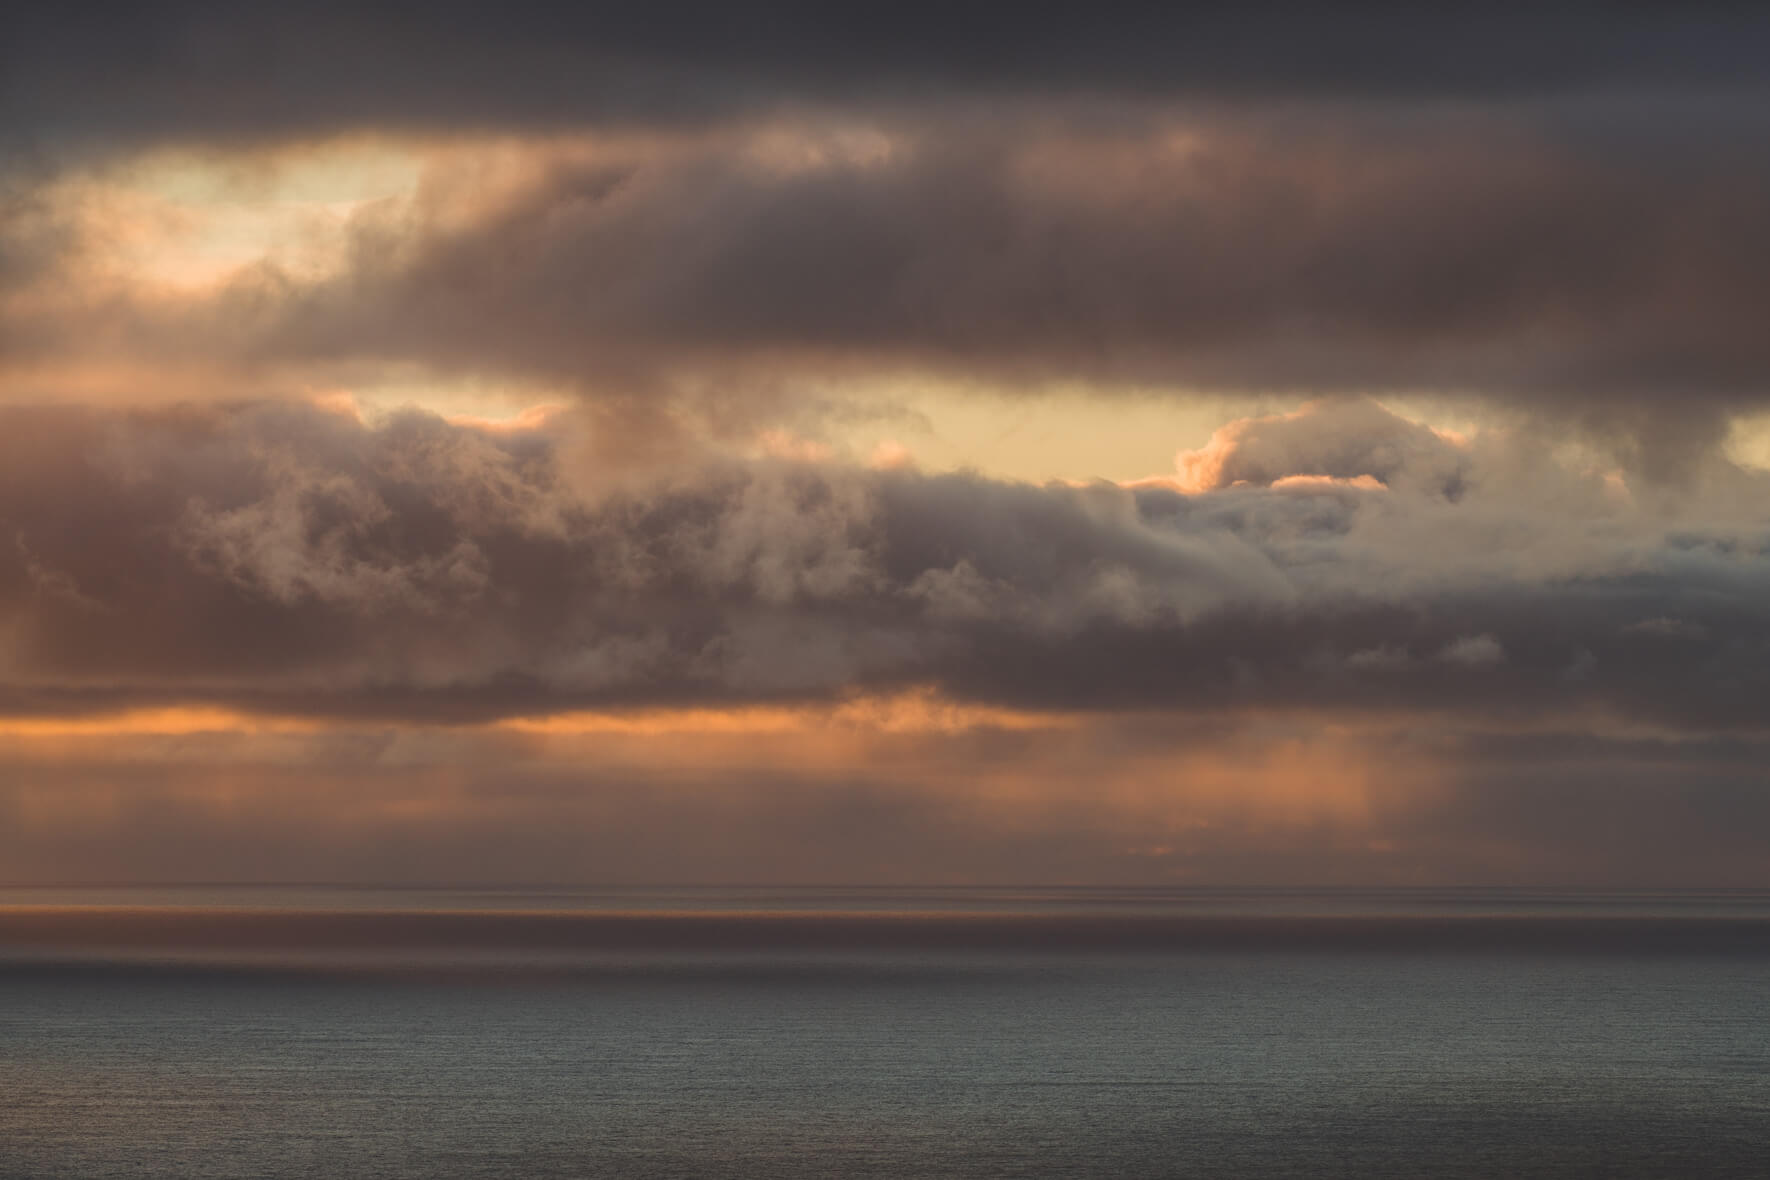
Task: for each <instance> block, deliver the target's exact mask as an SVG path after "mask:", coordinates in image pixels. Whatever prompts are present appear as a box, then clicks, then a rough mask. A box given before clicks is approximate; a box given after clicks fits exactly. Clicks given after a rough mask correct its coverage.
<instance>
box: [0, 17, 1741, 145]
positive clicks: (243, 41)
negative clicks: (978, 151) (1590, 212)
mask: <svg viewBox="0 0 1770 1180" xmlns="http://www.w3.org/2000/svg"><path fill="white" fill-rule="evenodd" d="M1767 46H1770V21H1766V19H1765V18H1764V17H1763V15H1762V14H1761V13H1759V12H1757V11H1756V10H1754V9H1752V8H1750V7H1748V6H1741V5H1734V4H1686V5H1679V6H1678V7H1677V8H1675V9H1671V8H1661V7H1650V6H1629V7H1625V8H1621V9H1618V8H1616V7H1614V6H1599V5H1593V4H1588V3H1580V2H1578V0H1564V2H1561V3H1550V4H1542V5H1533V6H1531V7H1530V8H1529V9H1528V10H1526V9H1520V8H1515V7H1508V8H1505V9H1495V8H1484V9H1463V10H1456V11H1446V10H1436V11H1431V12H1428V11H1425V10H1421V9H1417V8H1413V7H1410V6H1406V5H1392V4H1379V5H1365V6H1360V7H1359V8H1357V9H1356V10H1353V11H1349V12H1339V11H1334V12H1327V11H1324V10H1322V9H1321V8H1320V7H1319V6H1315V5H1308V4H1298V3H1294V2H1278V3H1257V4H1206V5H1188V6H1185V7H1183V8H1167V7H1164V8H1150V7H1148V6H1144V5H1132V4H1108V5H1105V6H1099V7H1095V8H1091V9H1089V10H1088V11H1087V12H1086V13H1081V14H1078V13H1075V12H1073V11H1066V10H1062V9H1058V8H1046V9H1035V8H1029V7H1026V6H1006V5H1002V4H998V3H984V4H970V5H960V6H958V7H956V8H955V7H954V6H952V5H950V4H949V5H933V4H927V3H907V4H893V5H885V6H880V5H869V6H866V7H865V8H863V9H861V10H858V11H843V12H841V13H837V12H834V11H832V10H827V9H824V8H822V7H821V6H818V5H808V4H803V3H797V2H793V0H784V2H781V0H777V2H773V3H765V4H760V5H755V6H751V7H750V8H748V9H746V10H745V11H744V12H743V13H742V14H741V15H740V14H737V13H735V12H733V11H732V10H731V9H730V8H729V7H727V6H724V5H719V4H711V3H706V2H704V0H688V2H677V3H667V4H658V5H648V6H646V7H644V8H638V9H627V8H604V7H594V8H585V7H583V6H580V5H568V4H561V3H556V2H551V0H518V2H515V3H509V4H504V5H500V6H498V7H496V8H487V7H485V6H484V5H479V4H469V3H436V4H428V5H423V6H415V5H409V4H392V3H382V4H373V5H363V4H343V3H336V2H329V3H315V4H309V5H305V6H303V8H302V10H301V12H300V13H299V14H295V13H292V12H286V11H283V10H280V9H277V8H274V7H272V8H263V7H258V6H253V7H242V6H238V5H226V4H217V3H214V2H213V0H160V2H159V3H155V4H150V5H137V6H132V7H130V8H129V9H128V10H127V11H117V12H109V11H107V12H106V13H105V19H104V20H102V21H95V20H92V19H90V14H89V13H88V12H87V11H86V10H84V9H82V8H80V7H78V6H75V7H72V8H63V7H39V8H35V9H32V10H31V11H29V12H26V13H22V14H20V15H19V16H18V17H17V18H16V19H15V20H14V21H13V22H12V23H11V25H10V26H9V36H8V37H7V40H6V44H5V45H4V46H3V47H0V77H3V78H5V79H6V83H7V91H6V99H7V101H6V102H5V104H3V105H0V110H3V111H6V112H8V117H7V118H6V119H5V121H4V122H0V133H4V132H7V131H10V132H13V133H14V134H16V133H18V132H19V131H21V130H24V131H30V132H36V133H38V134H49V135H55V136H58V137H61V138H74V137H79V138H84V139H88V140H91V139H105V138H109V139H112V140H115V139H117V138H121V137H129V138H136V139H147V138H160V139H167V138H170V139H178V140H184V141H189V140H191V139H207V140H211V141H215V140H234V141H240V140H250V139H255V138H264V137H272V136H281V137H289V138H309V137H314V136H321V135H326V134H336V133H347V132H351V131H360V130H363V129H365V128H368V129H386V128H398V129H405V130H411V131H419V132H422V131H427V130H434V129H437V128H439V127H440V128H446V129H455V128H458V127H460V126H462V125H475V126H480V127H490V128H501V129H509V128H513V127H516V128H531V129H532V128H548V127H557V126H560V125H566V124H573V123H584V122H600V123H605V124H606V123H617V124H619V123H628V124H630V123H634V122H643V123H651V124H657V123H681V122H704V121H707V120H714V119H720V118H729V117H731V116H733V115H734V114H742V113H746V112H753V111H756V110H768V109H772V108H777V107H779V106H781V105H783V104H831V103H849V104H855V103H869V104H877V103H881V102H898V103H910V102H916V101H923V102H927V101H931V100H932V101H942V100H951V99H952V98H954V97H955V96H965V95H971V96H976V97H979V98H985V99H996V100H999V99H1002V98H1004V97H1011V96H1015V95H1027V94H1033V95H1041V96H1052V95H1063V96H1073V97H1090V96H1097V95H1101V94H1107V95H1116V96H1121V97H1131V98H1143V99H1148V98H1152V97H1169V98H1172V97H1193V98H1207V99H1217V100H1247V99H1250V98H1252V99H1268V100H1285V99H1288V100H1297V99H1323V98H1328V99H1341V100H1345V99H1363V100H1367V101H1368V100H1384V99H1388V100H1408V101H1418V100H1422V99H1433V98H1457V99H1464V100H1470V99H1505V98H1520V97H1521V98H1535V97H1538V96H1541V95H1543V94H1561V93H1576V94H1577V93H1590V92H1598V93H1618V92H1621V93H1632V92H1646V93H1650V94H1651V93H1662V92H1667V91H1670V92H1673V93H1676V92H1679V91H1690V90H1713V89H1716V88H1721V89H1726V88H1730V87H1731V88H1740V89H1743V88H1749V87H1751V86H1753V85H1755V84H1759V83H1761V82H1762V81H1763V80H1764V76H1765V69H1764V64H1763V63H1764V61H1765V60H1766V47H1767Z"/></svg>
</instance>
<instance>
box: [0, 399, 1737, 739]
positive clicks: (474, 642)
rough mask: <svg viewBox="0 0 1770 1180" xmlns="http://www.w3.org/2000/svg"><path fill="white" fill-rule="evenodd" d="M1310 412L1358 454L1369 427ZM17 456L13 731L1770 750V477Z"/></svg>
mask: <svg viewBox="0 0 1770 1180" xmlns="http://www.w3.org/2000/svg"><path fill="white" fill-rule="evenodd" d="M1309 413H1310V414H1312V415H1314V416H1315V417H1316V419H1317V420H1318V421H1319V423H1320V424H1321V426H1322V435H1323V437H1324V438H1328V439H1331V438H1332V437H1333V436H1334V434H1335V429H1334V425H1335V418H1336V417H1337V416H1347V417H1350V418H1352V419H1354V420H1359V419H1360V416H1361V415H1362V416H1363V418H1364V419H1365V420H1368V418H1369V416H1370V410H1369V409H1368V408H1366V407H1363V406H1360V405H1359V404H1358V403H1343V404H1340V405H1337V406H1336V405H1327V406H1321V407H1317V408H1315V409H1313V410H1311V411H1309ZM5 418H6V428H5V429H4V430H3V431H0V440H3V442H0V447H4V459H5V461H4V463H0V526H3V527H4V533H5V541H6V545H5V547H4V549H3V550H0V605H3V608H4V613H3V614H0V639H3V642H4V646H3V648H0V652H3V653H4V659H5V665H4V667H5V680H6V685H5V690H4V695H5V705H6V706H7V707H8V708H9V709H12V710H19V711H55V710H77V709H80V708H83V707H85V708H96V707H114V706H116V705H118V704H126V703H140V702H152V701H172V700H190V699H198V700H209V701H218V702H222V703H226V704H230V705H236V706H240V707H244V708H248V709H268V710H291V711H304V712H318V713H351V714H374V715H384V716H414V717H422V716H436V717H459V718H471V717H489V716H501V715H509V714H513V713H524V712H540V711H548V710H555V709H562V708H569V707H573V706H613V707H621V706H630V705H641V704H648V703H654V704H655V703H687V702H699V703H710V704H717V703H727V702H738V701H746V700H751V701H753V700H762V699H793V700H827V699H831V698H834V697H840V696H843V695H846V694H850V693H854V692H865V691H872V690H888V689H892V688H897V687H904V686H909V685H933V686H935V687H937V688H939V689H941V690H943V691H944V692H946V693H948V694H950V695H952V696H956V697H960V698H966V699H973V700H978V701H987V702H994V703H1002V704H1010V705H1024V706H1035V707H1050V708H1059V709H1095V710H1099V709H1107V710H1113V709H1126V710H1136V709H1143V708H1151V707H1161V708H1176V709H1183V710H1197V711H1206V712H1220V711H1235V710H1244V709H1261V708H1301V709H1307V710H1317V709H1321V710H1340V709H1345V710H1378V711H1395V710H1401V711H1416V710H1424V711H1428V712H1432V711H1458V710H1462V711H1474V712H1477V713H1482V714H1488V715H1492V716H1495V717H1512V718H1514V719H1527V718H1530V717H1533V716H1535V715H1538V714H1543V713H1553V712H1556V711H1564V710H1578V709H1584V708H1596V709H1600V710H1607V711H1612V712H1616V713H1619V714H1621V715H1624V716H1629V717H1637V718H1648V719H1653V720H1656V721H1659V722H1661V723H1664V724H1667V725H1672V726H1680V727H1691V728H1695V729H1705V728H1712V727H1734V726H1745V727H1755V726H1760V725H1762V724H1763V723H1764V722H1765V721H1766V720H1770V717H1767V716H1766V713H1765V704H1764V702H1766V701H1770V614H1767V613H1766V611H1765V609H1764V606H1763V604H1764V603H1765V602H1766V601H1770V598H1767V597H1766V593H1765V592H1766V590H1767V589H1770V545H1767V543H1766V537H1765V533H1764V529H1763V526H1762V523H1761V521H1760V522H1758V523H1756V524H1753V523H1751V521H1750V517H1749V509H1748V510H1747V514H1746V516H1744V517H1742V516H1741V515H1740V513H1739V511H1737V507H1738V504H1739V503H1741V502H1743V503H1745V504H1747V505H1749V504H1750V503H1752V502H1754V500H1755V501H1756V502H1761V496H1762V494H1763V488H1762V482H1761V480H1756V479H1754V478H1753V477H1748V476H1746V475H1744V474H1743V473H1739V472H1731V473H1726V472H1723V473H1722V474H1721V475H1720V476H1717V477H1716V478H1717V479H1718V480H1720V482H1719V483H1717V484H1716V485H1715V488H1713V489H1711V490H1710V492H1709V493H1708V494H1709V495H1710V496H1711V497H1712V502H1711V504H1710V507H1713V508H1715V509H1716V511H1715V513H1714V514H1713V519H1712V520H1711V522H1710V523H1709V524H1708V525H1706V526H1704V527H1702V528H1693V527H1692V526H1690V525H1689V524H1688V522H1687V521H1686V520H1685V518H1684V517H1682V516H1679V515H1677V514H1669V515H1668V514H1666V513H1663V512H1656V511H1652V510H1649V509H1648V508H1646V507H1641V508H1626V507H1622V506H1619V505H1618V504H1617V503H1616V502H1615V499H1614V488H1613V487H1612V486H1611V485H1609V484H1607V483H1605V481H1603V480H1602V479H1599V478H1598V477H1595V476H1586V475H1580V474H1577V473H1570V472H1567V471H1564V470H1561V469H1558V468H1554V467H1552V466H1546V467H1545V466H1534V467H1533V466H1531V465H1529V464H1526V463H1521V462H1519V461H1517V460H1511V461H1507V460H1502V459H1501V458H1500V457H1498V456H1497V455H1494V454H1491V453H1485V452H1483V451H1482V450H1481V449H1480V448H1479V447H1471V448H1469V473H1468V475H1467V477H1466V484H1467V486H1466V487H1465V489H1464V490H1463V491H1462V493H1461V494H1460V495H1458V496H1457V497H1456V498H1455V499H1452V498H1451V497H1449V496H1447V495H1446V494H1445V492H1444V489H1443V488H1442V487H1434V486H1432V483H1431V481H1430V480H1413V481H1410V480H1408V479H1405V478H1401V477H1400V476H1398V475H1397V474H1396V473H1395V472H1393V471H1391V472H1390V473H1389V477H1390V478H1391V480H1392V482H1393V486H1392V488H1390V489H1388V490H1385V489H1383V488H1381V487H1358V486H1350V485H1348V484H1345V483H1333V482H1328V481H1320V480H1316V481H1311V480H1308V479H1303V480H1300V481H1299V480H1294V479H1291V480H1284V479H1281V480H1278V482H1277V483H1276V485H1275V486H1258V485H1237V486H1233V487H1228V488H1224V489H1222V490H1219V491H1214V492H1208V493H1203V494H1195V495H1187V494H1182V493H1180V492H1178V491H1173V490H1169V489H1167V488H1163V487H1145V488H1141V489H1134V490H1133V489H1125V488H1121V487H1117V486H1112V485H1096V486H1091V487H1079V488H1078V487H1066V486H1061V485H1048V486H1044V487H1036V486H1032V485H1026V484H1016V483H1008V482H1001V481H994V480H989V479H986V478H983V477H980V476H972V475H953V476H924V475H920V474H916V473H914V472H912V471H887V472H881V471H871V470H866V469H859V468H852V467H845V466H841V465H821V466H820V465H810V464H797V463H781V462H763V463H753V464H736V463H729V462H715V463H712V464H710V465H708V466H707V467H705V468H704V469H703V470H700V471H697V472H692V473H686V472H685V473H682V474H681V475H680V476H679V477H678V478H677V479H675V480H674V481H672V482H670V483H668V484H658V485H655V486H647V487H643V488H627V489H626V490H620V491H613V492H602V493H598V494H595V495H592V494H590V493H588V492H584V491H580V490H579V489H578V487H577V485H576V480H577V477H578V475H579V473H578V472H576V471H575V470H574V468H573V464H572V461H571V459H570V455H571V454H572V453H573V452H572V451H571V449H570V448H569V447H568V446H567V442H566V438H567V435H566V428H565V427H560V426H556V427H553V428H548V429H542V430H535V431H508V432H502V433H496V432H490V431H486V430H482V429H476V428H472V427H466V426H456V425H450V424H448V423H445V422H444V421H442V420H441V419H437V418H434V417H431V416H428V415H424V414H419V413H415V412H414V413H407V414H403V415H399V416H396V417H394V418H392V419H390V420H388V421H386V422H384V423H382V424H380V425H376V426H364V425H362V424H360V423H359V422H358V421H357V420H356V419H354V418H352V417H349V416H345V415H340V414H334V413H327V412H321V411H318V410H311V409H305V408H301V407H296V406H261V407H256V408H243V409H228V408H209V409H204V410H189V411H180V412H171V411H161V412H135V413H115V412H113V413H103V412H98V411H71V410H40V411H22V410H9V411H5ZM1379 457H1380V456H1379ZM1508 464H1510V465H1508ZM1317 465H1318V464H1315V463H1312V462H1311V461H1310V460H1309V458H1308V456H1302V457H1301V458H1299V460H1298V461H1297V462H1296V463H1295V464H1292V466H1296V467H1298V468H1300V469H1302V470H1303V472H1305V473H1306V472H1307V470H1308V469H1309V468H1310V467H1312V466H1317ZM1363 474H1371V473H1363ZM1723 477H1724V478H1723ZM1742 519H1743V520H1744V521H1745V523H1743V524H1742V523H1740V521H1741V520H1742ZM1727 520H1732V521H1734V523H1733V524H1731V525H1728V524H1725V523H1724V522H1725V521H1727ZM1496 537H1503V538H1505V544H1506V546H1507V552H1506V557H1505V560H1504V561H1503V562H1500V563H1496V562H1495V561H1494V559H1493V553H1492V551H1491V548H1490V547H1491V545H1492V544H1493V543H1494V538H1496Z"/></svg>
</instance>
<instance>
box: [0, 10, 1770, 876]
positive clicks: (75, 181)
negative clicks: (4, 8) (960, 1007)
mask: <svg viewBox="0 0 1770 1180" xmlns="http://www.w3.org/2000/svg"><path fill="white" fill-rule="evenodd" d="M1767 133H1770V14H1766V13H1765V12H1763V11H1761V10H1759V9H1756V8H1753V7H1751V6H1744V5H1733V4H1702V3H1693V4H1685V5H1678V6H1651V5H1608V4H1607V5H1598V4H1587V3H1575V2H1572V0H1548V2H1547V3H1544V4H1539V5H1533V6H1530V8H1529V10H1528V11H1524V10H1523V9H1522V8H1520V7H1518V6H1467V7H1463V8H1457V9H1452V8H1445V7H1440V6H1419V5H1387V4H1349V5H1340V6H1332V7H1327V6H1320V5H1305V4H1299V3H1283V2H1280V3H1237V4H1204V5H1195V6H1144V5H1136V6H1131V5H1121V4H1117V3H1110V2H1109V3H1101V4H1093V5H1089V6H1086V8H1085V9H1082V10H1071V9H1066V8H1055V7H1052V8H1044V7H1038V6H1026V5H1011V6H1010V5H1001V4H974V3H951V2H948V3H942V4H938V5H936V4H926V3H921V2H919V0H911V2H908V3H897V4H892V5H871V4H861V5H855V6H848V5H839V6H831V5H811V4H803V3H795V2H788V0H759V2H758V3H755V4H748V5H727V4H718V5H715V4H703V3H679V2H669V0H666V2H662V3H653V4H647V5H643V6H630V7H623V8H621V9H619V10H612V11H611V10H604V9H601V8H599V7H597V6H584V5H566V4H557V5H555V4H544V3H535V2H533V0H511V2H507V3H502V4H498V5H472V4H464V3H449V2H442V3H430V4H424V5H417V4H376V5H362V4H335V3H327V2H324V0H321V2H319V3H315V4H309V5H302V6H295V7H285V6H269V5H222V4H214V3H207V2H174V0H157V2H150V3H143V4H139V5H132V6H128V7H127V8H124V9H118V8H114V7H111V6H88V5H82V4H65V5H38V6H32V7H30V8H29V9H28V10H27V11H24V12H21V13H18V14H11V15H9V19H8V32H7V35H6V36H5V38H4V39H0V884H48V883H56V884H66V883H83V882H84V883H114V882H191V881H201V882H218V881H229V882H291V881H307V882H348V883H360V884H420V883H424V884H443V883H448V884H484V883H510V884H567V883H579V884H599V883H600V884H610V883H708V884H714V883H800V884H884V883H917V884H932V885H944V884H1007V883H1047V884H1099V885H1105V884H1139V885H1144V884H1174V885H1199V884H1205V885H1209V884H1238V885H1241V884H1253V885H1441V884H1511V885H1524V884H1530V885H1538V884H1552V885H1580V886H1588V887H1594V888H1605V889H1637V888H1641V889H1647V888H1662V887H1676V886H1687V887H1703V888H1731V887H1765V886H1770V332H1766V330H1765V324H1766V321H1767V314H1770V156H1767V155H1766V154H1765V153H1764V152H1763V150H1762V144H1763V143H1764V141H1765V136H1766V134H1767Z"/></svg>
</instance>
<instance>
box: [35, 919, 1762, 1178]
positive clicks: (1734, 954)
mask: <svg viewBox="0 0 1770 1180" xmlns="http://www.w3.org/2000/svg"><path fill="white" fill-rule="evenodd" d="M1767 1173H1770V896H1765V895H1761V894H1753V893H1701V894H1679V893H1652V894H1589V893H1577V892H1560V891H1505V890H1474V889H1471V890H1430V891H1406V890H1402V891H1348V890H1318V891H1284V890H1202V889H1199V890H1185V889H1176V890H1111V889H1096V890H1086V889H1075V890H1066V889H1047V890H993V889H950V890H866V889H855V890H811V889H806V890H792V889H779V890H717V889H682V890H550V891H535V890H527V891H525V890H479V891H459V890H455V891H445V890H383V891H373V890H346V889H324V888H314V887H286V888H276V889H270V888H261V889H216V888H197V887H191V888H184V889H153V890H148V889H107V890H41V889H35V890H10V891H0V1176H3V1177H6V1178H8V1180H11V1178H22V1177H32V1178H49V1177H79V1178H82V1180H84V1178H100V1177H192V1178H195V1177H288V1178H295V1177H316V1178H317V1177H325V1178H328V1180H331V1178H344V1177H356V1178H364V1180H372V1178H380V1177H511V1178H536V1180H541V1178H550V1177H627V1176H633V1177H717V1176H732V1177H813V1176H816V1177H845V1176H862V1177H924V1176H926V1177H1014V1176H1026V1177H1039V1176H1103V1177H1104V1176H1112V1177H1120V1176H1138V1177H1142V1176H1147V1177H1158V1176H1175V1177H1181V1176H1184V1177H1219V1176H1220V1177H1241V1176H1345V1177H1388V1176H1395V1177H1402V1176H1406V1177H1421V1176H1435V1177H1477V1176H1480V1177H1488V1176H1495V1177H1498V1176H1518V1177H1531V1176H1541V1177H1551V1176H1552V1177H1572V1176H1582V1177H1637V1176H1639V1177H1647V1176H1655V1177H1658V1176H1666V1177H1673V1176H1676V1177H1701V1176H1739V1177H1747V1176H1754V1177H1755V1176H1763V1175H1766V1174H1767Z"/></svg>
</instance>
